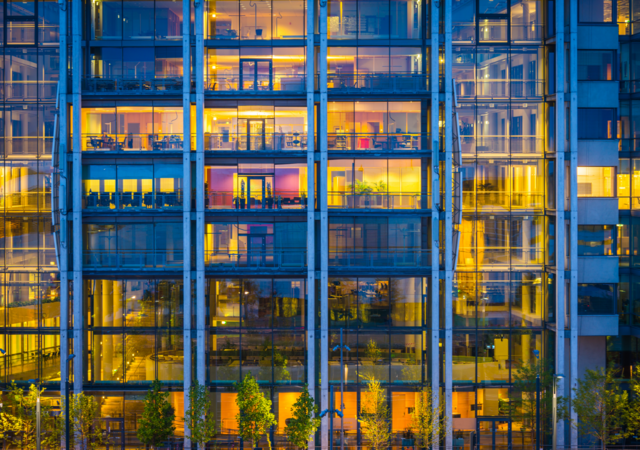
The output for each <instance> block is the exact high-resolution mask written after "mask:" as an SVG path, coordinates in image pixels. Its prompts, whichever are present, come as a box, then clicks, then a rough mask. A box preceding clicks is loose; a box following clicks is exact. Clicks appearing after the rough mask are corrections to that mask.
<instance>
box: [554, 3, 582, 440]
mask: <svg viewBox="0 0 640 450" xmlns="http://www.w3.org/2000/svg"><path fill="white" fill-rule="evenodd" d="M569 14H570V17H569V51H570V53H569V55H570V59H569V64H570V67H571V69H570V70H569V76H570V86H569V101H570V107H571V110H570V112H569V116H570V119H571V123H570V127H571V128H570V131H569V136H570V144H569V145H570V148H569V149H570V155H571V161H570V169H569V176H570V177H571V184H570V186H571V187H570V194H571V198H570V204H571V205H570V224H571V225H570V226H571V228H570V238H571V242H570V245H571V247H570V248H569V250H570V255H571V278H570V280H569V295H570V297H569V304H570V305H571V306H570V308H569V310H570V312H571V322H570V328H571V331H570V333H571V334H570V352H571V367H570V372H571V373H570V379H569V380H567V378H568V377H566V376H565V377H564V378H563V379H562V381H561V383H563V384H565V386H563V390H564V387H567V386H566V383H567V382H568V383H569V386H568V389H569V393H570V396H571V398H572V399H573V396H574V393H573V388H577V387H578V0H571V3H570V7H569ZM557 373H564V372H557ZM571 418H572V419H573V420H574V421H577V420H578V416H577V414H576V413H575V412H574V411H573V409H572V410H571ZM558 436H559V438H558V441H557V442H558V447H564V423H562V424H559V425H558ZM570 445H571V448H577V447H578V430H577V429H576V428H575V427H571V439H570Z"/></svg>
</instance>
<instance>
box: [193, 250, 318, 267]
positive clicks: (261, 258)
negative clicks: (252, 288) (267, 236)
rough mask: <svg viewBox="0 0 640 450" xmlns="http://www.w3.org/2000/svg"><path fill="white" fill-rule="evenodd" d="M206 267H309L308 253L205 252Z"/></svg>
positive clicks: (290, 251) (289, 251) (276, 251)
mask: <svg viewBox="0 0 640 450" xmlns="http://www.w3.org/2000/svg"><path fill="white" fill-rule="evenodd" d="M204 263H205V267H207V268H209V269H239V268H243V269H281V270H301V269H304V268H305V267H306V266H307V252H306V251H296V250H274V251H266V252H263V251H257V252H243V251H228V250H213V251H211V250H207V251H205V262H204Z"/></svg>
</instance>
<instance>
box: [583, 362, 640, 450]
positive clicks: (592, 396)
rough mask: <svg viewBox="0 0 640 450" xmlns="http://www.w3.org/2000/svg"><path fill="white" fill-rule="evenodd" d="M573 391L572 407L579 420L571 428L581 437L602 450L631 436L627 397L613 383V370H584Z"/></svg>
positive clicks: (616, 383)
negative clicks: (586, 438)
mask: <svg viewBox="0 0 640 450" xmlns="http://www.w3.org/2000/svg"><path fill="white" fill-rule="evenodd" d="M573 391H574V398H573V402H572V406H573V409H574V411H575V412H576V414H577V415H578V420H577V421H572V424H573V426H574V427H575V428H576V429H577V430H578V433H579V434H580V435H581V436H583V437H591V438H592V439H594V440H597V441H599V442H600V446H601V448H602V449H603V450H604V448H605V447H606V446H607V445H610V444H613V443H615V442H618V441H620V440H621V439H624V438H626V437H629V436H630V435H631V434H632V428H633V427H634V426H633V425H632V426H629V425H630V424H629V419H630V415H629V411H630V406H629V394H628V393H627V392H626V391H624V390H622V389H621V387H620V384H619V383H618V382H617V381H616V380H615V370H614V369H612V368H609V369H607V370H605V369H604V368H602V367H601V368H600V369H598V370H588V369H587V371H586V372H585V374H584V377H583V378H582V379H579V380H578V387H577V388H574V389H573Z"/></svg>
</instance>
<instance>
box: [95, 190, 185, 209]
mask: <svg viewBox="0 0 640 450" xmlns="http://www.w3.org/2000/svg"><path fill="white" fill-rule="evenodd" d="M182 200H183V198H182V191H176V192H153V191H148V192H88V193H85V194H84V195H83V203H82V208H83V209H85V210H92V211H99V212H103V211H115V210H119V211H147V210H156V211H167V210H170V211H171V210H172V211H180V210H182Z"/></svg>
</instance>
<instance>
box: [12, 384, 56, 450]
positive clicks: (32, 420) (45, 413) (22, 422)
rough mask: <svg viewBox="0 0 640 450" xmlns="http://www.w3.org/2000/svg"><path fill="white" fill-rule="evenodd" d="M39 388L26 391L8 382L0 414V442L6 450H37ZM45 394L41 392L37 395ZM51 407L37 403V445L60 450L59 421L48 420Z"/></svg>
mask: <svg viewBox="0 0 640 450" xmlns="http://www.w3.org/2000/svg"><path fill="white" fill-rule="evenodd" d="M38 390H39V388H38V387H36V386H35V385H33V384H32V385H31V386H29V390H28V391H27V392H26V393H25V391H24V390H23V389H22V388H21V387H18V386H17V385H16V383H15V382H11V387H10V388H9V390H8V392H7V397H6V402H5V404H4V405H2V409H1V410H0V439H2V440H4V441H5V442H7V444H8V445H9V447H10V448H11V447H14V448H20V449H24V450H31V449H35V448H36V443H37V435H36V403H37V398H38ZM44 391H45V389H44V388H42V389H40V392H39V393H40V395H41V396H42V393H43V392H44ZM51 409H52V408H51V405H50V404H49V403H48V402H43V401H42V397H41V403H40V420H41V421H40V445H41V446H42V447H43V448H59V447H60V440H59V439H60V426H59V425H58V422H59V420H60V419H59V418H57V417H52V416H51Z"/></svg>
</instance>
